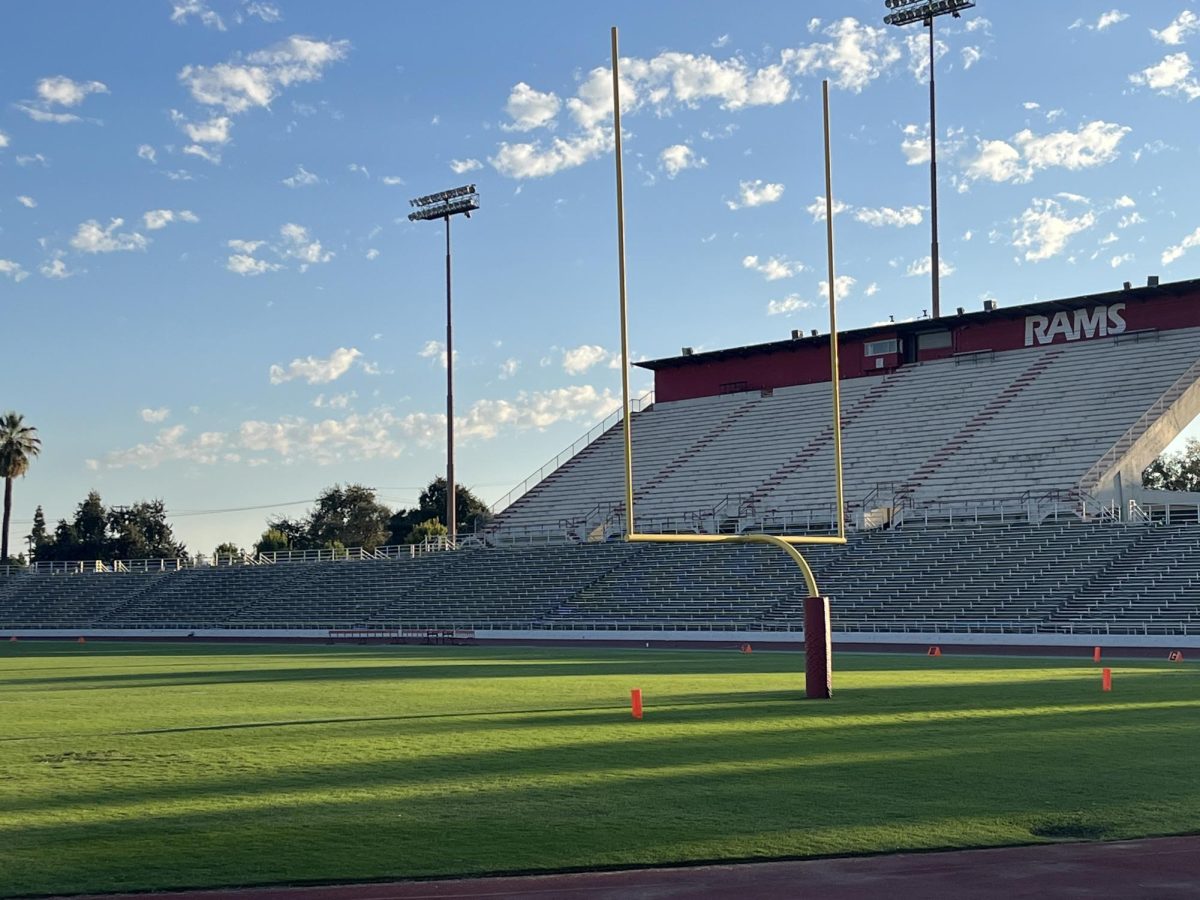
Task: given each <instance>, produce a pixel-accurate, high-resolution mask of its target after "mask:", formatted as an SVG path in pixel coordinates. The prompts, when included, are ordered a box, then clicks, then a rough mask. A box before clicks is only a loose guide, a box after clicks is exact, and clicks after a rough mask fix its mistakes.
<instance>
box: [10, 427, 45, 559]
mask: <svg viewBox="0 0 1200 900" xmlns="http://www.w3.org/2000/svg"><path fill="white" fill-rule="evenodd" d="M41 452H42V441H41V438H39V437H38V434H37V429H36V428H34V427H33V426H31V425H26V424H25V417H24V416H21V415H18V414H17V413H15V412H6V413H5V414H4V415H2V416H0V477H3V478H4V520H3V524H2V525H0V562H3V561H4V560H6V559H8V526H9V523H10V521H11V520H12V488H13V479H14V478H20V477H21V476H23V475H24V474H25V473H26V472H28V471H29V463H30V461H31V460H32V459H33V458H34V457H35V456H37V455H38V454H39V453H41Z"/></svg>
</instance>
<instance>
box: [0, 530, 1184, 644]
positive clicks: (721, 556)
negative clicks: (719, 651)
mask: <svg viewBox="0 0 1200 900" xmlns="http://www.w3.org/2000/svg"><path fill="white" fill-rule="evenodd" d="M1198 551H1200V528H1197V527H1195V526H1162V525H1144V526H1128V525H1123V524H1119V523H1108V524H1100V523H1080V522H1064V523H1059V524H1042V525H1040V526H1035V525H1028V524H1023V525H1013V524H977V525H966V526H957V527H954V528H946V527H941V528H934V527H929V528H912V529H898V530H887V531H878V532H865V533H860V534H855V535H852V536H851V538H850V541H849V544H848V546H847V547H845V548H832V547H819V548H814V549H812V550H809V551H807V555H808V557H809V559H810V562H811V564H812V567H813V569H814V571H815V573H816V576H817V578H818V580H819V582H820V584H821V587H822V589H823V591H824V592H826V593H828V594H829V596H830V597H831V598H832V609H833V623H834V628H835V630H840V631H843V632H856V631H900V632H903V631H910V632H911V631H979V632H994V633H1037V632H1046V633H1064V632H1074V633H1112V634H1133V633H1136V634H1143V633H1145V634H1159V633H1169V634H1200V591H1197V590H1196V586H1197V585H1200V552H1198ZM804 593H805V591H804V585H803V581H802V580H801V577H800V574H799V572H798V570H797V569H796V567H795V566H794V564H793V563H791V561H790V560H789V559H788V558H787V557H786V556H785V555H784V554H782V553H779V552H778V551H777V550H775V549H774V548H771V547H762V546H749V545H745V546H736V547H735V546H704V547H700V546H677V545H646V544H626V543H624V542H612V543H594V544H586V543H585V544H567V543H562V544H551V545H545V546H536V547H519V548H518V547H498V548H489V549H474V550H461V551H458V552H446V553H430V554H424V555H420V556H416V557H414V558H411V559H409V558H402V559H389V560H374V561H354V562H350V561H337V562H315V563H312V562H310V563H288V564H278V565H275V566H234V567H198V568H184V569H180V570H178V571H170V572H155V573H150V574H136V573H95V572H93V573H90V574H84V573H77V574H54V575H44V574H41V575H37V574H28V573H24V574H11V575H7V576H3V577H0V631H21V630H36V629H40V628H79V629H143V628H145V629H151V628H172V629H201V628H214V627H219V628H276V629H282V628H289V629H301V628H303V629H354V628H372V627H376V628H396V629H398V628H472V629H489V628H500V629H564V630H579V629H599V630H631V629H651V630H745V631H764V630H784V631H786V630H798V629H799V628H800V623H801V621H802V615H801V611H800V610H801V602H802V598H803V596H804Z"/></svg>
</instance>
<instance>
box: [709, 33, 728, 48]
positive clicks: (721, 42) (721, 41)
mask: <svg viewBox="0 0 1200 900" xmlns="http://www.w3.org/2000/svg"><path fill="white" fill-rule="evenodd" d="M728 43H729V35H727V34H723V35H721V36H720V37H719V38H717V39H716V40H715V41H713V42H712V46H713V47H715V48H717V49H718V50H719V49H720V48H722V47H724V46H725V45H726V44H728Z"/></svg>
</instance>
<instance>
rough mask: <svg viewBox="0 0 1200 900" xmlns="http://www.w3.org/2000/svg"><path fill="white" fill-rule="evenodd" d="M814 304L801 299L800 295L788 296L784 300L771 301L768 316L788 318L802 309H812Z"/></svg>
mask: <svg viewBox="0 0 1200 900" xmlns="http://www.w3.org/2000/svg"><path fill="white" fill-rule="evenodd" d="M812 306H813V304H812V303H810V302H809V301H808V300H804V299H801V297H800V295H799V294H788V295H787V296H786V297H784V298H783V299H782V300H771V301H770V302H769V303H767V315H768V316H786V315H790V314H791V313H794V312H797V311H799V310H802V309H812Z"/></svg>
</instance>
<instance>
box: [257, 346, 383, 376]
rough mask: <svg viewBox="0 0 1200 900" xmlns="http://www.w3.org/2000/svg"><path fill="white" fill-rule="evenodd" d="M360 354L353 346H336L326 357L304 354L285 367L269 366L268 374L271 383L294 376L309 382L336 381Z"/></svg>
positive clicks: (348, 369)
mask: <svg viewBox="0 0 1200 900" xmlns="http://www.w3.org/2000/svg"><path fill="white" fill-rule="evenodd" d="M360 356H362V352H361V351H360V350H358V349H357V348H354V347H338V348H337V349H336V350H334V351H333V353H331V354H330V355H329V358H328V359H320V358H319V357H316V356H306V357H304V358H303V359H299V358H297V359H293V360H292V361H291V362H290V363H289V364H288V366H287V368H286V369H285V368H284V367H283V366H279V365H273V366H271V368H270V370H269V372H268V374H269V375H270V379H271V384H283V383H284V382H287V381H292V380H294V379H296V378H303V379H304V380H305V381H306V382H308V383H309V384H328V383H329V382H331V381H337V379H339V378H341V377H342V376H343V375H345V374H346V373H347V372H348V371H350V367H351V366H352V365H354V361H355V360H356V359H358V358H359V357H360Z"/></svg>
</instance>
